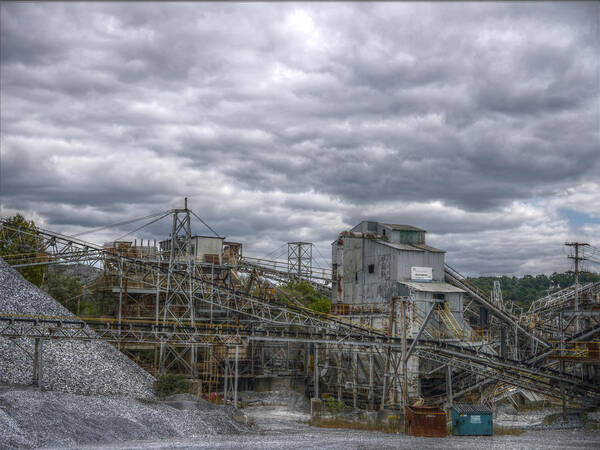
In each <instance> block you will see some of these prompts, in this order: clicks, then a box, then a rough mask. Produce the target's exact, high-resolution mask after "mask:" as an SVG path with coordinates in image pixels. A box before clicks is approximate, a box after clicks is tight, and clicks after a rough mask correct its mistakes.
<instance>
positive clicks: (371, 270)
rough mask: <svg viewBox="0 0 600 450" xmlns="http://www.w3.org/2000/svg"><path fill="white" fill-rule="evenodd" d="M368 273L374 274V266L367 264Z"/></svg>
mask: <svg viewBox="0 0 600 450" xmlns="http://www.w3.org/2000/svg"><path fill="white" fill-rule="evenodd" d="M369 273H375V264H369Z"/></svg>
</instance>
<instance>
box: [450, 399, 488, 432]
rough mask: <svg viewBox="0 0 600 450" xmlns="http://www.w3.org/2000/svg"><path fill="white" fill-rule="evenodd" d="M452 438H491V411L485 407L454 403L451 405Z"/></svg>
mask: <svg viewBox="0 0 600 450" xmlns="http://www.w3.org/2000/svg"><path fill="white" fill-rule="evenodd" d="M452 434H453V435H454V436H491V435H493V434H494V424H493V421H492V410H491V409H489V408H488V407H486V406H480V405H468V404H466V403H456V404H454V405H452Z"/></svg>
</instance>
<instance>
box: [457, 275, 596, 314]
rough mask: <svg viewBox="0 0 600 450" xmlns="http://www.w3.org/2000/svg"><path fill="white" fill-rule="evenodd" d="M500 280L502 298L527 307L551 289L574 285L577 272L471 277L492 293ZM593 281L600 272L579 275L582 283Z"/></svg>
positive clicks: (482, 288)
mask: <svg viewBox="0 0 600 450" xmlns="http://www.w3.org/2000/svg"><path fill="white" fill-rule="evenodd" d="M496 280H499V281H500V287H501V289H502V298H503V299H505V300H511V301H513V302H515V303H516V304H517V305H520V306H521V307H523V308H525V309H527V308H529V306H530V305H531V303H532V302H533V301H534V300H536V299H538V298H540V297H543V296H545V295H546V294H547V292H548V291H549V290H551V291H554V290H556V289H558V288H559V287H560V288H561V289H563V288H566V287H569V286H572V285H573V284H574V283H575V274H574V273H573V272H565V273H556V272H555V273H553V274H552V275H550V276H547V275H543V274H542V275H536V276H533V275H524V276H523V277H521V278H517V277H507V276H506V275H505V276H502V277H477V278H469V279H468V281H470V282H471V283H473V284H474V285H475V286H477V287H478V288H479V289H481V290H482V291H484V292H486V293H487V294H490V293H491V292H492V289H493V286H494V281H496ZM591 281H600V274H596V273H588V272H583V273H581V274H580V275H579V282H580V283H588V282H591Z"/></svg>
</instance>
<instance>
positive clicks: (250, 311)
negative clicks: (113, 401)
mask: <svg viewBox="0 0 600 450" xmlns="http://www.w3.org/2000/svg"><path fill="white" fill-rule="evenodd" d="M161 214H163V217H172V218H173V228H172V229H171V233H170V239H168V240H164V241H161V242H159V243H158V244H157V243H156V242H153V243H152V244H150V242H149V241H145V242H144V241H139V242H140V243H139V245H138V241H135V240H134V241H133V242H111V243H108V244H105V245H104V246H95V245H93V244H90V243H87V242H83V241H78V240H77V239H76V238H72V237H65V236H62V235H60V234H56V233H52V232H48V231H34V232H32V233H35V237H36V238H37V239H38V240H39V241H40V242H43V243H44V248H45V251H44V252H43V253H41V254H40V257H39V259H34V260H33V261H28V260H19V259H15V260H13V261H12V263H13V264H15V265H18V266H21V267H22V266H23V265H24V264H25V265H26V264H40V263H43V264H52V263H67V264H69V263H80V264H88V265H92V266H94V267H102V269H103V271H102V272H103V276H102V277H100V278H99V281H98V284H97V285H96V290H97V292H99V293H100V294H101V296H102V299H103V300H102V302H101V308H100V315H101V316H102V317H97V318H81V320H82V322H81V323H79V322H77V321H70V322H65V323H62V324H61V326H60V327H56V326H55V325H54V322H55V321H56V319H55V318H48V317H39V318H36V319H35V324H34V325H31V326H30V325H28V324H29V321H31V320H32V319H31V318H30V317H19V318H15V317H13V316H6V317H4V318H2V316H0V319H1V320H4V322H3V323H5V327H4V331H3V332H4V334H5V335H10V336H26V337H32V338H36V339H38V340H43V339H49V338H52V339H57V338H61V339H71V340H87V339H104V340H107V341H108V342H112V343H114V344H115V345H117V346H118V348H119V349H120V350H121V351H123V352H125V353H126V354H127V355H128V356H130V357H131V358H132V359H133V360H134V361H136V362H137V363H138V364H140V365H141V366H142V367H144V368H145V369H146V370H148V371H149V372H150V373H152V374H154V375H160V374H162V373H165V372H168V371H170V372H178V373H181V374H184V375H186V376H188V377H189V378H190V379H191V380H193V381H195V383H196V385H197V387H198V392H202V393H205V394H214V393H215V392H220V393H222V398H223V399H230V398H232V399H233V403H234V404H236V401H235V399H236V396H237V391H238V389H257V390H259V389H275V388H281V387H288V388H293V389H297V390H299V391H302V392H304V393H305V394H306V395H307V396H309V397H312V398H315V399H319V398H321V397H322V395H328V396H334V397H336V398H337V400H338V401H343V402H344V403H345V404H346V405H352V406H353V407H355V408H365V409H369V410H375V409H379V410H384V409H390V410H400V409H403V408H406V407H408V406H409V405H411V408H412V407H413V406H415V405H413V401H415V400H416V401H417V403H418V402H419V401H421V402H422V401H425V403H426V405H438V406H441V405H445V406H446V407H449V406H450V405H451V404H452V403H453V401H454V399H457V398H460V399H463V400H465V399H467V397H468V396H471V395H472V396H473V398H476V399H477V400H478V401H479V402H488V403H493V402H495V401H496V399H502V398H506V397H507V396H510V395H513V393H514V392H517V391H518V390H520V392H528V393H531V392H534V393H536V394H538V395H543V396H550V397H552V398H554V399H559V400H560V401H562V402H563V405H565V404H566V402H567V401H570V402H573V403H575V402H577V403H578V404H581V405H593V404H596V403H597V402H600V400H599V399H600V397H599V396H598V387H597V386H598V383H597V381H596V380H597V363H598V354H599V352H598V351H597V349H598V342H597V340H593V341H589V339H590V338H592V339H593V338H594V337H595V336H596V334H597V333H598V332H599V330H600V327H598V324H597V322H596V314H595V311H596V310H597V308H598V305H599V304H600V303H599V302H600V294H599V290H600V283H590V284H588V285H582V286H579V285H576V289H572V288H569V289H564V290H562V291H559V292H557V293H553V294H551V295H549V296H548V298H543V299H540V300H538V301H536V302H534V304H533V305H532V308H531V310H530V311H529V312H528V313H519V314H517V313H516V312H515V311H516V310H515V308H514V306H513V305H512V304H511V303H510V302H508V301H502V299H501V295H500V292H498V293H496V289H495V290H494V293H493V295H492V296H491V297H490V296H489V295H487V294H484V293H482V292H480V291H479V290H478V289H477V288H476V287H474V286H473V285H472V284H470V283H469V281H468V280H467V279H466V278H465V277H463V276H462V275H461V274H460V273H458V272H457V271H455V270H454V269H452V268H451V267H450V266H448V264H447V262H446V258H445V257H446V252H445V251H444V250H441V249H438V248H434V247H432V246H430V245H428V244H427V242H426V235H427V232H426V231H425V230H423V229H421V228H417V227H415V226H412V225H400V224H389V223H383V222H377V221H371V220H369V221H362V222H360V223H359V224H357V225H356V226H354V227H353V228H351V229H349V230H346V231H342V232H341V233H339V235H338V238H337V239H336V240H335V241H334V242H333V243H332V267H331V268H318V267H314V266H313V264H312V248H311V246H312V244H310V243H308V242H289V243H288V252H287V256H288V260H287V261H280V260H276V259H273V260H266V259H257V258H250V257H247V256H242V245H241V244H240V243H235V242H227V241H224V239H223V238H221V237H219V236H199V235H194V234H192V232H191V225H190V221H191V215H192V214H193V212H192V211H191V210H189V209H188V208H187V204H186V206H185V208H183V209H175V210H170V211H168V212H166V213H161ZM142 219H143V220H146V219H147V217H144V218H140V219H136V220H142ZM2 226H3V230H4V236H5V239H13V240H17V239H22V237H23V236H24V235H25V233H26V232H25V231H23V230H21V229H19V228H15V227H11V226H10V225H7V224H5V223H3V224H2ZM141 228H142V227H140V229H141ZM36 258H37V257H36ZM291 280H303V281H306V282H307V283H310V284H311V285H312V286H313V287H314V288H315V290H316V291H317V292H319V293H325V292H326V293H327V295H329V296H330V298H331V300H332V305H331V306H332V309H331V313H330V314H323V313H318V312H316V311H315V310H311V309H309V308H306V307H305V306H303V305H298V304H295V303H293V301H292V300H289V301H287V302H284V301H282V300H281V299H279V298H277V297H276V296H273V295H272V293H273V290H274V289H277V285H278V284H281V283H287V282H289V281H291ZM572 305H575V308H576V310H575V311H573V312H570V311H565V309H566V308H570V307H571V306H572ZM581 307H584V308H586V313H587V316H589V317H588V319H589V320H588V322H589V323H586V322H585V321H584V320H583V318H581V317H579V316H581V314H580V312H579V311H578V310H577V308H581ZM561 311H563V312H562V313H561ZM561 314H563V315H564V316H565V317H566V315H568V314H571V315H573V317H574V319H573V320H569V321H568V322H567V321H565V322H561ZM540 321H543V326H541V325H540ZM592 321H594V322H593V323H592ZM46 322H47V323H51V324H53V325H52V327H48V328H45V327H44V326H45V325H44V324H45V323H46ZM83 324H85V327H84V326H83ZM28 327H29V328H28ZM32 327H33V328H32ZM36 327H42V328H40V329H38V328H36ZM86 327H93V330H94V333H91V329H90V333H87V331H86V330H88V328H86ZM57 330H58V331H57ZM59 332H60V333H59ZM556 339H560V340H561V343H560V345H556V344H555V342H556ZM556 360H558V361H560V364H561V369H560V371H557V370H556V369H555V366H556ZM524 374H526V375H527V376H524ZM565 386H566V388H563V387H565ZM418 406H419V405H418V404H417V405H416V406H415V408H416V407H418ZM414 411H417V410H416V409H414V408H413V412H414ZM415 423H416V422H415Z"/></svg>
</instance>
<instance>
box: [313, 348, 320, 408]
mask: <svg viewBox="0 0 600 450" xmlns="http://www.w3.org/2000/svg"><path fill="white" fill-rule="evenodd" d="M313 365H314V372H315V398H319V344H317V343H316V342H315V359H314V364H313Z"/></svg>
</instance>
